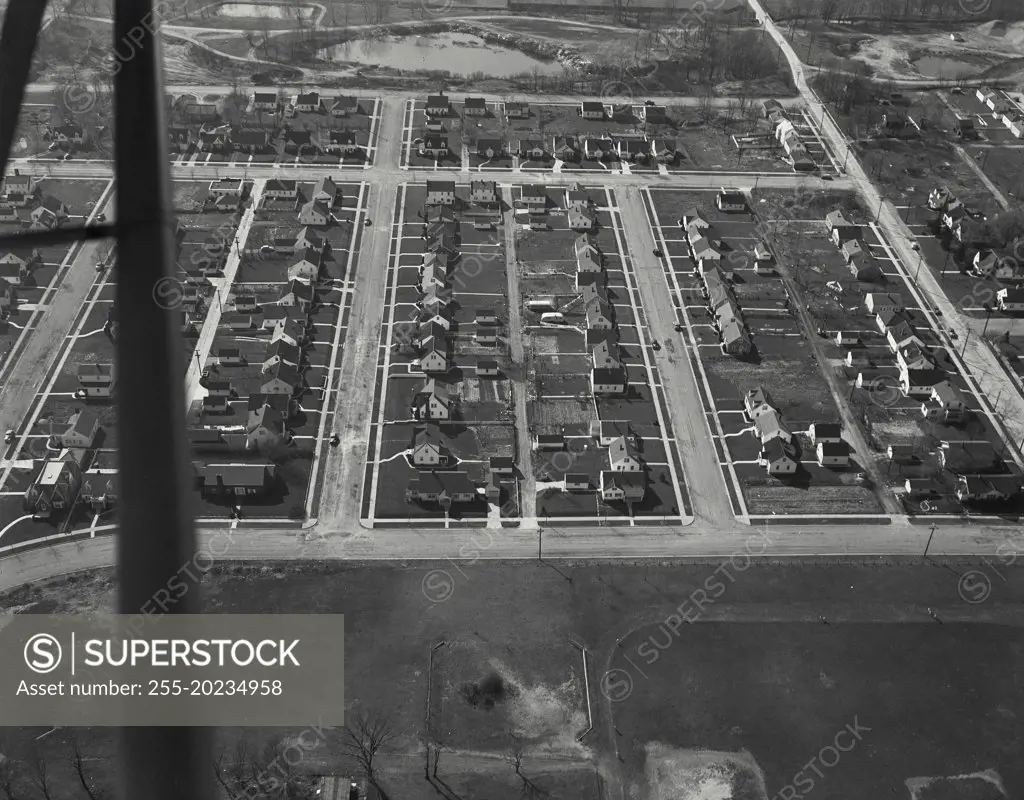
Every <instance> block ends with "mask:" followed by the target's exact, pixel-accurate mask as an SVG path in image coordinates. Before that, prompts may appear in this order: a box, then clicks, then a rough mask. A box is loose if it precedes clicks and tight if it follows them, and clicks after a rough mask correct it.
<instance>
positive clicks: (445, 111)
mask: <svg viewBox="0 0 1024 800" xmlns="http://www.w3.org/2000/svg"><path fill="white" fill-rule="evenodd" d="M426 111H427V115H428V116H431V117H447V116H448V115H449V114H451V112H452V104H451V100H449V99H448V97H447V95H444V94H432V95H430V96H429V97H427V106H426Z"/></svg>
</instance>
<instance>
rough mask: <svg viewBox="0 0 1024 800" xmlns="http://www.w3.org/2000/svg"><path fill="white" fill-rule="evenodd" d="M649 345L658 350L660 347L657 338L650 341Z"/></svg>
mask: <svg viewBox="0 0 1024 800" xmlns="http://www.w3.org/2000/svg"><path fill="white" fill-rule="evenodd" d="M651 347H653V348H654V349H655V350H660V349H661V342H659V341H658V340H657V339H655V340H654V341H653V342H651Z"/></svg>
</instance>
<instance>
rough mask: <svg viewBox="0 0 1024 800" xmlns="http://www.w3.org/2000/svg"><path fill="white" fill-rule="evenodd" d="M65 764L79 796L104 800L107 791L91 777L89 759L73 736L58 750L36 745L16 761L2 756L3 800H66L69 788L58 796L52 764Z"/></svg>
mask: <svg viewBox="0 0 1024 800" xmlns="http://www.w3.org/2000/svg"><path fill="white" fill-rule="evenodd" d="M58 757H59V758H60V759H61V761H62V762H63V761H66V762H67V763H68V764H69V765H70V767H71V770H72V772H73V774H74V781H73V784H72V785H74V786H75V787H76V795H77V796H79V797H83V798H85V800H104V798H105V797H107V791H106V790H105V789H103V788H101V787H100V786H99V784H98V783H97V782H96V780H95V778H94V776H93V775H92V774H91V772H90V770H89V767H88V763H87V762H88V761H89V758H88V757H87V756H85V755H84V754H83V752H82V748H81V747H80V746H79V743H78V739H77V737H76V736H75V735H74V734H72V735H71V736H70V737H69V738H68V739H67V740H66V741H64V742H63V743H62V744H61V745H59V746H58V747H56V748H54V747H49V748H47V747H45V746H44V745H39V744H37V743H36V742H35V741H33V742H32V743H31V744H30V745H29V746H28V747H27V748H25V751H24V752H23V753H21V754H19V755H18V756H17V757H16V756H14V755H10V756H4V755H0V799H2V800H58V798H59V800H66V798H68V797H69V795H68V790H67V787H64V788H62V789H61V790H60V791H59V792H58V790H57V789H56V786H55V784H56V783H57V782H56V781H55V779H54V772H53V769H52V763H53V761H54V759H55V758H58Z"/></svg>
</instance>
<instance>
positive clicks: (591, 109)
mask: <svg viewBox="0 0 1024 800" xmlns="http://www.w3.org/2000/svg"><path fill="white" fill-rule="evenodd" d="M580 116H581V117H583V119H599V120H603V119H605V117H606V115H605V108H604V103H602V102H600V101H599V100H584V101H583V102H582V103H581V104H580Z"/></svg>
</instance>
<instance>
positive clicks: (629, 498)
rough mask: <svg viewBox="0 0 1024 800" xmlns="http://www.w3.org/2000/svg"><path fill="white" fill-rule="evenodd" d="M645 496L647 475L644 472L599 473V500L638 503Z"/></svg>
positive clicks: (606, 471) (603, 471) (609, 471)
mask: <svg viewBox="0 0 1024 800" xmlns="http://www.w3.org/2000/svg"><path fill="white" fill-rule="evenodd" d="M646 494H647V474H646V473H644V472H612V471H611V470H602V471H601V498H602V499H604V500H607V501H611V502H615V501H625V502H629V503H639V502H641V501H642V500H643V499H644V496H645V495H646Z"/></svg>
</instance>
